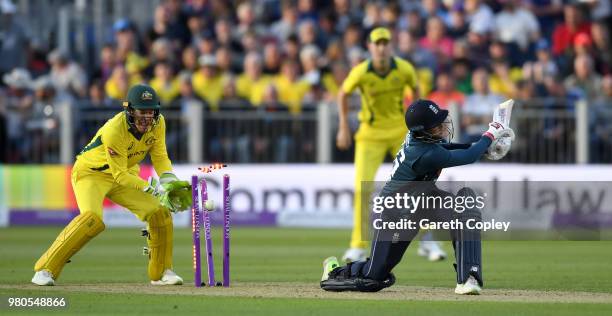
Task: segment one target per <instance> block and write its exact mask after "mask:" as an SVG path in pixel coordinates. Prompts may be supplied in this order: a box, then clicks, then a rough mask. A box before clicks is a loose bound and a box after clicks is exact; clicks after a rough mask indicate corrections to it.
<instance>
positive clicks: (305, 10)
mask: <svg viewBox="0 0 612 316" xmlns="http://www.w3.org/2000/svg"><path fill="white" fill-rule="evenodd" d="M297 10H298V21H305V20H312V21H314V22H317V21H318V20H319V13H318V12H317V10H316V7H315V4H314V2H313V0H297Z"/></svg>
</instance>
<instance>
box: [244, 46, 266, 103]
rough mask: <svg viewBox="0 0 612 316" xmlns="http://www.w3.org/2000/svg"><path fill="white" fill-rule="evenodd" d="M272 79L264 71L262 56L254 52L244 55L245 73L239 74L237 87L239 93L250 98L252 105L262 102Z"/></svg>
mask: <svg viewBox="0 0 612 316" xmlns="http://www.w3.org/2000/svg"><path fill="white" fill-rule="evenodd" d="M270 84H271V80H270V78H269V77H268V76H266V75H264V74H263V72H262V64H261V57H260V56H259V54H257V53H255V52H252V53H248V54H247V55H246V57H244V73H242V74H241V75H240V76H238V79H237V80H236V88H237V90H238V95H240V96H241V97H243V98H245V99H247V100H249V102H251V104H252V105H254V106H258V105H260V104H261V101H262V99H263V94H264V92H265V90H266V88H267V86H268V85H270Z"/></svg>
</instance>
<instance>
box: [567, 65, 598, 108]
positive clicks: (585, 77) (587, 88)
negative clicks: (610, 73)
mask: <svg viewBox="0 0 612 316" xmlns="http://www.w3.org/2000/svg"><path fill="white" fill-rule="evenodd" d="M563 84H564V85H565V88H566V89H567V90H568V91H571V92H574V93H576V94H578V95H579V96H580V97H583V98H588V99H594V98H596V97H597V96H598V95H599V94H600V92H601V91H600V89H601V76H599V75H598V74H597V73H595V72H593V59H592V58H591V57H589V56H588V55H581V56H578V57H576V59H575V60H574V74H572V75H571V76H569V77H568V78H567V79H565V81H564V82H563Z"/></svg>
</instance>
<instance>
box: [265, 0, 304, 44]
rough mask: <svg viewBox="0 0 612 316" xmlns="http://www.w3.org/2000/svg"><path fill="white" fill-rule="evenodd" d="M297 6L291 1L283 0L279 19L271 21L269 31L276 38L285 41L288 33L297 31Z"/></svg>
mask: <svg viewBox="0 0 612 316" xmlns="http://www.w3.org/2000/svg"><path fill="white" fill-rule="evenodd" d="M297 15H298V13H297V8H296V7H295V5H294V4H293V3H292V2H291V1H283V4H282V16H281V19H280V20H279V21H278V22H276V23H273V24H272V26H271V27H270V33H271V34H274V35H275V36H276V37H277V38H278V40H280V41H285V40H286V39H287V38H288V37H289V35H291V34H296V33H297V19H298V17H297Z"/></svg>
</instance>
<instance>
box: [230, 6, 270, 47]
mask: <svg viewBox="0 0 612 316" xmlns="http://www.w3.org/2000/svg"><path fill="white" fill-rule="evenodd" d="M236 16H237V18H238V25H235V26H234V27H233V37H234V38H235V39H241V38H243V37H244V36H245V35H246V34H249V33H251V34H253V35H254V36H255V37H257V36H259V35H261V34H263V33H264V30H263V28H262V26H261V25H258V24H256V23H255V12H254V11H253V5H252V4H251V3H250V2H248V1H245V2H242V3H240V4H239V5H238V8H236Z"/></svg>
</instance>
